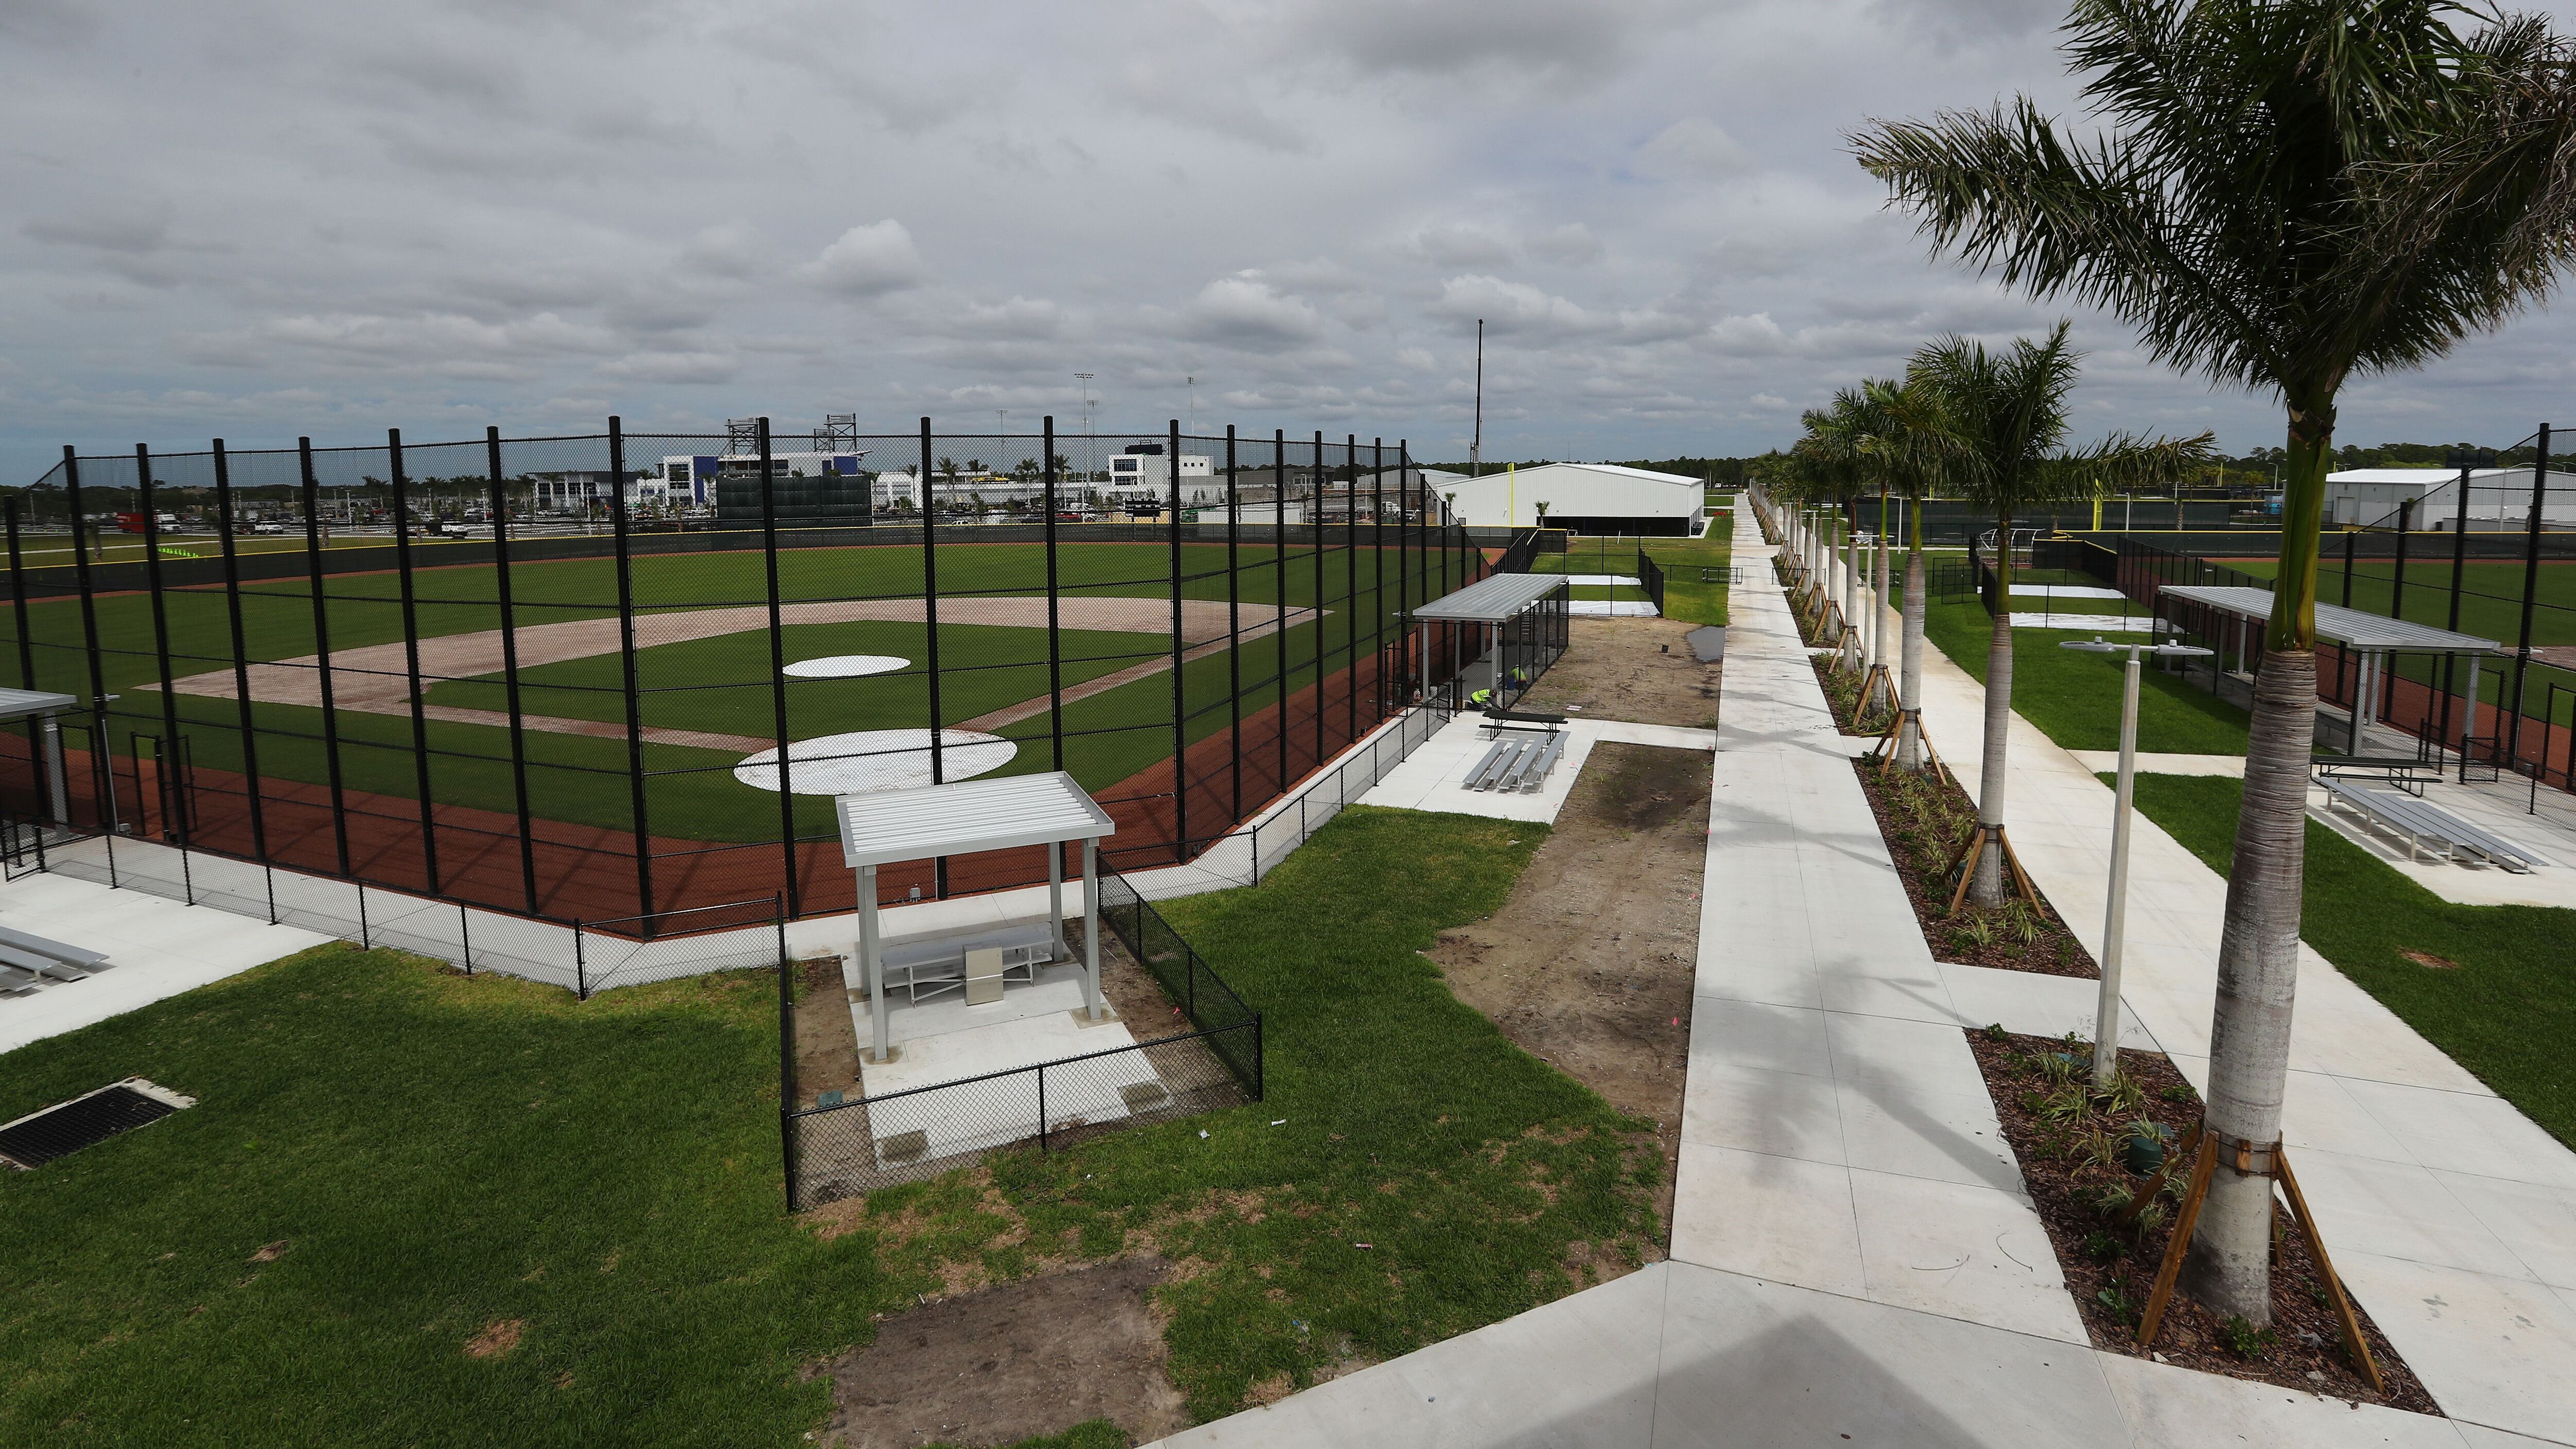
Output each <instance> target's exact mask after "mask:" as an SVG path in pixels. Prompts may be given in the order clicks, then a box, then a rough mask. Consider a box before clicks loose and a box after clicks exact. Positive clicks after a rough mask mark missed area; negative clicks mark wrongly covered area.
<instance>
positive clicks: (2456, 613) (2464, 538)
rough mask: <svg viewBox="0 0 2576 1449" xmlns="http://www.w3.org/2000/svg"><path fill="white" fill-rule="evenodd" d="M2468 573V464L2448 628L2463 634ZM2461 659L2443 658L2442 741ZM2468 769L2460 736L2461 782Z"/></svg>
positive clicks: (2456, 526) (2454, 535)
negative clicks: (2462, 588)
mask: <svg viewBox="0 0 2576 1449" xmlns="http://www.w3.org/2000/svg"><path fill="white" fill-rule="evenodd" d="M2468 571H2469V464H2468V463H2467V462H2466V461H2465V460H2464V461H2462V462H2461V464H2460V501H2459V503H2458V505H2457V506H2456V508H2455V510H2454V512H2453V514H2452V518H2451V617H2450V622H2449V623H2448V624H2447V625H2446V626H2445V627H2447V628H2449V629H2450V631H2451V632H2452V633H2454V634H2456V633H2458V632H2460V585H2461V581H2462V580H2463V579H2464V578H2465V577H2466V575H2467V574H2468ZM2459 668H2460V656H2459V655H2457V654H2445V655H2443V656H2442V738H2443V739H2444V740H2445V741H2447V740H2449V739H2450V737H2451V699H2452V692H2453V690H2454V688H2455V687H2456V686H2457V685H2458V683H2459ZM2468 768H2469V739H2468V735H2467V734H2466V733H2465V732H2463V733H2462V734H2461V736H2460V779H2461V781H2462V782H2463V783H2465V782H2466V781H2467V780H2468V778H2469V776H2468Z"/></svg>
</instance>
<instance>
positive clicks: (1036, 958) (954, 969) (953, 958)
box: [885, 921, 1055, 1002]
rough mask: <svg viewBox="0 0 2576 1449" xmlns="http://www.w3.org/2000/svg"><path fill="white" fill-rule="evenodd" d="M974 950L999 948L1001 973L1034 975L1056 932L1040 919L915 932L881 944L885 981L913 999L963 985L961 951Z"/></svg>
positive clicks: (1051, 956) (1051, 955) (1031, 978)
mask: <svg viewBox="0 0 2576 1449" xmlns="http://www.w3.org/2000/svg"><path fill="white" fill-rule="evenodd" d="M973 951H1000V952H1001V953H1002V979H1004V980H1006V981H1008V980H1011V979H1013V978H1014V975H1015V974H1016V978H1017V979H1018V980H1021V981H1035V980H1036V979H1037V968H1038V966H1039V964H1040V963H1042V962H1045V961H1049V960H1052V959H1054V956H1055V932H1054V931H1053V930H1051V929H1050V928H1049V927H1048V926H1047V923H1046V922H1044V921H1032V922H1028V923H1025V924H1022V925H1014V926H974V927H968V928H964V929H960V930H954V931H943V932H941V933H939V934H938V935H935V936H916V937H913V938H912V939H911V940H908V941H888V942H887V943H886V944H885V983H886V990H887V991H888V992H892V991H894V990H895V989H896V988H897V987H900V988H902V989H903V991H904V992H905V993H906V994H907V995H908V996H909V997H910V998H911V999H912V1000H913V1001H915V1002H919V1001H920V1000H921V998H922V997H923V995H925V994H927V995H931V996H938V995H940V994H942V993H944V992H949V991H963V990H965V989H966V957H967V954H968V953H969V952H973Z"/></svg>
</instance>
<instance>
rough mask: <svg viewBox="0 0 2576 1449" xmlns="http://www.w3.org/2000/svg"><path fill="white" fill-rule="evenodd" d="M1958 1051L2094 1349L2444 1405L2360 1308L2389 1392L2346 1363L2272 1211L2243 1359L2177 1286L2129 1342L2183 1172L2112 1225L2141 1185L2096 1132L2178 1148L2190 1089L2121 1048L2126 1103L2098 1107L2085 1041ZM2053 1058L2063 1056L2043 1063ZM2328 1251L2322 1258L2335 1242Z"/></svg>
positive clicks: (2011, 1041)
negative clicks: (2008, 1147)
mask: <svg viewBox="0 0 2576 1449" xmlns="http://www.w3.org/2000/svg"><path fill="white" fill-rule="evenodd" d="M1968 1045H1969V1047H1970V1048H1971V1049H1972V1050H1974V1051H1975V1053H1976V1055H1977V1065H1978V1067H1979V1068H1981V1069H1982V1070H1983V1071H1984V1072H1985V1076H1986V1092H1987V1094H1988V1095H1989V1096H1991V1097H1993V1098H1994V1103H1995V1115H1996V1116H1997V1117H1998V1118H2000V1119H2001V1120H2002V1122H2003V1128H2004V1139H2005V1140H2006V1141H2008V1142H2010V1143H2011V1144H2012V1149H2013V1155H2014V1156H2015V1157H2017V1158H2019V1159H2020V1162H2021V1174H2022V1185H2023V1187H2024V1188H2025V1189H2026V1190H2027V1191H2028V1192H2029V1194H2030V1201H2031V1206H2032V1207H2034V1208H2036V1209H2037V1210H2038V1212H2039V1218H2040V1221H2041V1222H2042V1223H2044V1224H2045V1225H2046V1226H2047V1228H2048V1237H2049V1241H2050V1242H2051V1243H2052V1244H2054V1245H2055V1247H2056V1249H2057V1262H2058V1265H2059V1267H2060V1268H2061V1269H2062V1270H2063V1271H2064V1273H2065V1275H2066V1288H2067V1291H2068V1292H2069V1293H2071V1294H2073V1295H2074V1297H2075V1306H2076V1309H2077V1310H2078V1311H2079V1312H2081V1313H2082V1314H2083V1316H2084V1327H2085V1330H2086V1332H2087V1333H2089V1334H2090V1335H2091V1337H2092V1339H2093V1346H2094V1347H2095V1348H2098V1349H2102V1350H2105V1351H2106V1352H2110V1353H2125V1354H2127V1355H2129V1356H2130V1357H2131V1358H2148V1357H2155V1358H2160V1359H2163V1360H2164V1361H2165V1362H2168V1363H2176V1364H2180V1365H2182V1366H2183V1367H2185V1368H2194V1369H2199V1370H2201V1371H2203V1372H2205V1373H2214V1374H2225V1375H2227V1376H2228V1377H2229V1378H2236V1379H2252V1380H2254V1381H2256V1382H2258V1383H2267V1384H2278V1385H2279V1386H2281V1387H2282V1388H2285V1389H2297V1390H2299V1391H2301V1392H2303V1393H2310V1394H2331V1395H2333V1396H2334V1397H2336V1398H2339V1399H2352V1400H2357V1401H2359V1402H2361V1403H2367V1404H2386V1405H2388V1406H2389V1407H2391V1408H2398V1409H2407V1410H2411V1411H2412V1412H2415V1413H2418V1414H2439V1413H2441V1412H2442V1411H2441V1409H2440V1408H2438V1407H2436V1406H2435V1405H2434V1403H2433V1397H2432V1395H2430V1394H2428V1393H2426V1392H2425V1391H2424V1386H2423V1384H2422V1383H2421V1382H2420V1381H2418V1380H2417V1379H2416V1377H2415V1374H2414V1371H2413V1370H2411V1369H2409V1368H2408V1367H2407V1366H2406V1362H2405V1360H2403V1359H2401V1358H2399V1357H2398V1356H2397V1350H2396V1349H2395V1348H2393V1347H2391V1346H2390V1345H2389V1342H2388V1338H2387V1336H2386V1335H2385V1334H2383V1333H2381V1332H2380V1331H2379V1327H2378V1325H2377V1324H2375V1323H2373V1322H2371V1321H2370V1315H2369V1314H2368V1313H2367V1312H2363V1311H2362V1309H2361V1305H2359V1304H2358V1303H2356V1304H2354V1305H2353V1309H2354V1312H2355V1313H2357V1314H2359V1316H2360V1318H2361V1329H2362V1336H2363V1337H2364V1338H2365V1339H2367V1340H2368V1341H2369V1343H2370V1353H2371V1357H2372V1358H2373V1359H2374V1360H2376V1361H2377V1363H2378V1365H2379V1371H2380V1373H2381V1375H2382V1376H2383V1378H2384V1379H2385V1381H2386V1382H2387V1384H2388V1392H2387V1393H2385V1394H2381V1393H2377V1392H2375V1391H2373V1390H2372V1389H2371V1387H2370V1384H2369V1381H2368V1380H2366V1379H2364V1378H2363V1377H2362V1376H2361V1373H2360V1371H2359V1370H2358V1369H2356V1368H2355V1367H2354V1366H2353V1365H2352V1364H2351V1363H2349V1362H2347V1361H2346V1360H2345V1358H2344V1350H2343V1339H2342V1337H2341V1331H2340V1329H2338V1328H2337V1326H2336V1323H2335V1315H2334V1312H2333V1310H2332V1309H2330V1308H2328V1307H2327V1306H2326V1300H2325V1289H2324V1286H2323V1285H2324V1279H2323V1277H2322V1276H2321V1275H2320V1274H2319V1273H2318V1272H2317V1268H2316V1264H2315V1261H2314V1260H2313V1259H2311V1258H2310V1257H2309V1256H2308V1248H2307V1243H2306V1241H2305V1240H2304V1239H2303V1238H2302V1236H2301V1235H2300V1233H2299V1231H2298V1229H2297V1228H2295V1227H2293V1226H2292V1225H2291V1222H2290V1216H2289V1213H2288V1212H2287V1211H2285V1210H2283V1209H2281V1208H2279V1207H2277V1206H2276V1207H2275V1208H2274V1212H2275V1213H2276V1214H2277V1217H2276V1220H2275V1223H2274V1227H2275V1229H2276V1231H2275V1234H2274V1238H2273V1242H2274V1244H2275V1251H2274V1254H2273V1260H2272V1327H2271V1334H2272V1338H2271V1341H2270V1342H2268V1343H2266V1344H2263V1345H2261V1346H2260V1347H2259V1349H2258V1350H2257V1352H2256V1353H2255V1354H2253V1355H2250V1356H2249V1355H2248V1354H2245V1353H2240V1352H2238V1351H2237V1350H2236V1349H2234V1348H2231V1347H2230V1346H2229V1340H2228V1335H2227V1333H2226V1325H2225V1324H2224V1323H2223V1322H2222V1321H2221V1320H2220V1319H2219V1318H2218V1317H2217V1316H2216V1315H2214V1314H2212V1313H2211V1312H2210V1311H2209V1310H2208V1309H2206V1308H2204V1307H2202V1306H2201V1305H2200V1304H2198V1303H2195V1302H2193V1301H2192V1300H2191V1299H2189V1298H2187V1297H2185V1296H2184V1295H2183V1294H2181V1293H2179V1292H2177V1293H2175V1294H2174V1295H2173V1297H2172V1299H2171V1300H2170V1301H2169V1306H2168V1307H2167V1308H2166V1309H2165V1316H2164V1320H2163V1322H2162V1324H2161V1326H2160V1327H2159V1328H2158V1329H2157V1331H2156V1341H2155V1344H2154V1346H2153V1347H2152V1348H2141V1347H2139V1346H2138V1336H2137V1327H2138V1317H2139V1314H2140V1312H2141V1311H2142V1310H2143V1309H2144V1308H2145V1306H2146V1301H2147V1294H2148V1292H2149V1290H2150V1289H2151V1288H2152V1287H2153V1286H2154V1284H2155V1280H2156V1266H2157V1264H2158V1263H2160V1262H2162V1261H2163V1258H2164V1252H2165V1247H2166V1245H2167V1244H2168V1243H2170V1242H2171V1241H2172V1240H2173V1214H2174V1210H2175V1209H2176V1208H2177V1207H2178V1206H2179V1205H2180V1199H2181V1196H2182V1192H2183V1189H2184V1187H2185V1186H2186V1185H2187V1174H2186V1173H2184V1172H2181V1171H2176V1172H2174V1173H2172V1174H2171V1175H2170V1176H2169V1178H2168V1183H2169V1185H2168V1187H2167V1188H2166V1190H2165V1192H2164V1193H2163V1194H2161V1200H2160V1201H2158V1202H2156V1203H2154V1204H2151V1205H2150V1206H2149V1207H2148V1208H2147V1209H2146V1211H2145V1212H2144V1213H2143V1214H2142V1215H2141V1217H2140V1219H2139V1225H2138V1226H2137V1227H2134V1228H2131V1229H2127V1230H2123V1229H2121V1228H2119V1227H2118V1226H2117V1225H2116V1224H2115V1223H2114V1221H2113V1217H2114V1214H2115V1212H2116V1210H2117V1204H2119V1203H2123V1202H2125V1201H2126V1200H2127V1195H2128V1194H2129V1193H2130V1192H2132V1191H2134V1190H2136V1189H2138V1188H2139V1187H2141V1186H2142V1185H2144V1184H2146V1183H2148V1182H2149V1181H2150V1180H2151V1179H2150V1178H2149V1177H2148V1176H2146V1175H2145V1174H2142V1173H2136V1172H2132V1171H2131V1170H2130V1169H2129V1168H2128V1167H2127V1166H2126V1165H2124V1164H2123V1163H2122V1162H2121V1161H2120V1160H2119V1157H2118V1154H2117V1152H2116V1150H2111V1151H2106V1143H2105V1140H2104V1139H2106V1138H2107V1139H2108V1146H2109V1147H2110V1148H2112V1149H2116V1148H2118V1147H2119V1146H2120V1145H2121V1144H2124V1143H2126V1142H2127V1141H2128V1139H2129V1138H2130V1137H2131V1136H2132V1135H2134V1134H2135V1133H2136V1132H2137V1131H2138V1130H2139V1127H2138V1124H2140V1123H2142V1122H2152V1123H2154V1124H2155V1127H2156V1128H2157V1129H2160V1130H2161V1131H2162V1132H2163V1133H2164V1134H2165V1135H2164V1141H2165V1142H2166V1143H2168V1144H2170V1145H2172V1146H2175V1147H2179V1146H2180V1145H2181V1142H2182V1137H2183V1134H2184V1133H2185V1132H2186V1131H2188V1130H2190V1127H2191V1124H2192V1123H2194V1122H2197V1121H2199V1120H2200V1099H2199V1097H2198V1096H2197V1095H2196V1094H2194V1093H2193V1091H2192V1089H2191V1085H2190V1083H2188V1082H2186V1081H2184V1080H2183V1076H2182V1073H2180V1072H2178V1071H2176V1070H2174V1066H2173V1063H2172V1062H2170V1061H2168V1060H2166V1059H2165V1058H2164V1057H2163V1056H2162V1055H2160V1054H2157V1053H2154V1052H2140V1051H2123V1052H2121V1053H2120V1071H2121V1073H2122V1074H2123V1075H2124V1076H2126V1077H2128V1078H2129V1079H2130V1081H2132V1082H2134V1083H2135V1084H2136V1091H2135V1092H2133V1093H2132V1094H2131V1096H2130V1100H2129V1101H2128V1102H2127V1103H2126V1104H2125V1105H2123V1106H2120V1107H2116V1108H2107V1109H2106V1108H2104V1107H2102V1106H2100V1105H2097V1104H2093V1103H2091V1102H2090V1101H2089V1099H2088V1098H2087V1096H2086V1092H2085V1087H2086V1079H2087V1078H2088V1077H2089V1075H2090V1073H2091V1071H2092V1065H2093V1048H2092V1045H2091V1044H2090V1043H2087V1042H2080V1041H2072V1040H2066V1041H2058V1040H2051V1039H2049V1038H2047V1037H2037V1036H2011V1035H1998V1034H1996V1033H1993V1032H1991V1031H1983V1030H1981V1031H1971V1032H1969V1033H1968ZM2051 1058H2071V1059H2072V1060H2060V1061H2057V1062H2055V1063H2053V1064H2052V1062H2051ZM2296 1165H2297V1164H2296V1163H2295V1162H2294V1163H2293V1164H2292V1166H2293V1167H2295V1166H2296ZM2106 1200H2107V1201H2108V1202H2109V1203H2110V1204H2111V1205H2109V1206H2106ZM2326 1248H2327V1251H2328V1252H2329V1253H2331V1252H2332V1251H2333V1249H2334V1244H2332V1243H2331V1242H2329V1243H2328V1244H2327V1245H2326Z"/></svg>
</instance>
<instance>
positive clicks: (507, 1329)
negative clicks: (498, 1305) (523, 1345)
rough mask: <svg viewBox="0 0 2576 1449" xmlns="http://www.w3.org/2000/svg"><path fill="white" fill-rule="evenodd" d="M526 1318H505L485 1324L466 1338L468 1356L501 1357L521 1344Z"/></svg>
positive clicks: (526, 1322)
mask: <svg viewBox="0 0 2576 1449" xmlns="http://www.w3.org/2000/svg"><path fill="white" fill-rule="evenodd" d="M527 1328H528V1321H527V1320H526V1319H524V1318H504V1319H499V1320H497V1321H495V1322H492V1323H487V1324H485V1325H484V1326H483V1331H482V1332H481V1333H478V1334H476V1335H474V1336H473V1337H472V1338H469V1339H467V1340H465V1356H466V1357H467V1358H499V1357H500V1356H501V1355H503V1354H505V1353H508V1352H509V1351H510V1350H512V1349H514V1348H517V1347H518V1346H519V1335H520V1334H522V1333H524V1332H526V1331H527Z"/></svg>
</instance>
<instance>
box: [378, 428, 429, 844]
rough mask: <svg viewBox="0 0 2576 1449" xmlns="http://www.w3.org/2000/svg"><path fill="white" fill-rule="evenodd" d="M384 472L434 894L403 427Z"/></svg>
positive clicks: (415, 770) (393, 436) (415, 783)
mask: <svg viewBox="0 0 2576 1449" xmlns="http://www.w3.org/2000/svg"><path fill="white" fill-rule="evenodd" d="M385 468H386V476H387V477H388V478H389V479H391V481H392V485H393V503H394V573H395V575H396V576H397V577H398V578H399V580H400V582H401V592H402V631H403V671H404V674H405V676H406V682H407V683H408V684H409V685H410V686H411V754H412V788H413V790H415V791H416V792H418V794H419V796H420V863H421V874H422V876H423V877H424V878H425V879H426V881H427V883H428V888H429V893H430V894H431V895H437V894H438V815H437V812H436V810H435V809H434V808H433V807H432V805H431V803H430V793H429V715H428V709H427V706H426V705H424V704H423V703H422V701H421V694H422V692H423V691H422V689H421V683H420V619H419V613H418V610H417V608H416V600H415V595H414V591H413V588H412V561H411V478H410V476H409V475H408V473H406V471H405V470H404V468H403V446H402V429H400V428H387V429H385Z"/></svg>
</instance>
